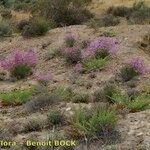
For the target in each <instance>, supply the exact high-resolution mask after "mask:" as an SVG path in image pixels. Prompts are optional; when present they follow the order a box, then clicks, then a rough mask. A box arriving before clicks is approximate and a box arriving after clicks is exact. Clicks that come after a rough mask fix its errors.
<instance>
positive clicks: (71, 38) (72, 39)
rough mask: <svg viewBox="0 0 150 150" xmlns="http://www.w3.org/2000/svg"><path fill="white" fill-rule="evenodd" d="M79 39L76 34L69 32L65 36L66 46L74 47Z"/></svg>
mask: <svg viewBox="0 0 150 150" xmlns="http://www.w3.org/2000/svg"><path fill="white" fill-rule="evenodd" d="M76 40H77V37H76V35H75V34H73V33H71V32H68V33H67V34H66V35H65V44H66V46H67V47H73V46H74V44H75V43H76Z"/></svg>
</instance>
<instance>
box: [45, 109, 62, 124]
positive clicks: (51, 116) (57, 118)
mask: <svg viewBox="0 0 150 150" xmlns="http://www.w3.org/2000/svg"><path fill="white" fill-rule="evenodd" d="M47 119H48V124H50V125H60V124H63V123H64V116H63V114H62V113H61V112H60V111H58V110H53V111H50V112H49V113H48V117H47Z"/></svg>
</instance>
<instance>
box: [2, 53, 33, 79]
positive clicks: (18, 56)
mask: <svg viewBox="0 0 150 150" xmlns="http://www.w3.org/2000/svg"><path fill="white" fill-rule="evenodd" d="M0 65H1V67H2V68H3V69H4V70H6V71H9V72H10V75H11V77H14V78H16V79H23V78H25V77H27V76H29V75H31V74H32V72H33V67H34V66H35V65H36V54H35V53H34V51H33V50H29V51H26V52H25V51H20V50H16V51H14V52H12V53H11V54H10V55H8V56H7V57H6V58H5V59H3V60H1V61H0Z"/></svg>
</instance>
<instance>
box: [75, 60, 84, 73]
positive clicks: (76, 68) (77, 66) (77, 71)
mask: <svg viewBox="0 0 150 150" xmlns="http://www.w3.org/2000/svg"><path fill="white" fill-rule="evenodd" d="M73 70H74V71H75V72H76V73H80V72H81V71H82V64H81V63H80V62H78V63H77V64H76V65H75V66H74V68H73Z"/></svg>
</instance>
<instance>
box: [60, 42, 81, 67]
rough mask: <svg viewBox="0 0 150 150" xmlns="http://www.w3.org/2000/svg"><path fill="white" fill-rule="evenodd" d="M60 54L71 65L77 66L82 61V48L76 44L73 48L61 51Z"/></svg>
mask: <svg viewBox="0 0 150 150" xmlns="http://www.w3.org/2000/svg"><path fill="white" fill-rule="evenodd" d="M60 53H61V54H62V55H63V56H64V57H65V59H66V62H67V63H69V64H76V63H77V62H79V61H81V47H80V45H79V44H75V45H74V46H73V47H65V48H62V49H60Z"/></svg>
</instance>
